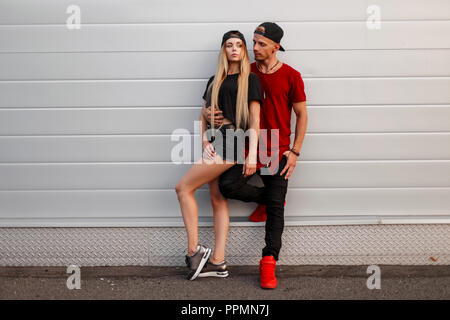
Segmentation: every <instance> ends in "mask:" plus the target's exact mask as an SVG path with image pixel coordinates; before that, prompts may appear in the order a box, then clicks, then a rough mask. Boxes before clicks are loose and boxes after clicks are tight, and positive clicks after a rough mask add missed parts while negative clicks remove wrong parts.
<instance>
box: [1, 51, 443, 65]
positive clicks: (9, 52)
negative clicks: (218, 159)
mask: <svg viewBox="0 0 450 320" xmlns="http://www.w3.org/2000/svg"><path fill="white" fill-rule="evenodd" d="M247 50H248V52H253V49H251V48H247ZM374 50H376V51H411V50H424V51H433V50H436V51H442V50H450V48H392V49H385V48H373V49H372V48H371V49H367V48H361V49H357V48H356V49H355V48H348V49H345V48H344V49H340V48H336V49H286V51H285V52H305V51H311V52H316V51H374ZM219 51H220V50H183V49H180V50H177V51H175V52H180V53H202V52H216V53H217V54H218V53H219ZM155 52H156V53H165V52H167V53H173V52H174V51H167V50H157V51H153V50H117V51H116V50H114V51H110V50H107V51H106V50H99V51H93V52H89V51H64V52H61V51H57V52H53V51H36V52H21V51H18V52H14V51H8V52H1V51H0V55H2V54H16V53H24V54H47V53H52V54H68V53H70V54H73V53H77V54H85V53H155ZM285 52H284V53H283V52H281V54H282V55H284V54H285ZM251 62H254V60H251Z"/></svg>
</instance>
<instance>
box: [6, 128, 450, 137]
mask: <svg viewBox="0 0 450 320" xmlns="http://www.w3.org/2000/svg"><path fill="white" fill-rule="evenodd" d="M179 129H187V128H179ZM385 134H389V135H393V134H398V135H402V134H403V135H411V134H420V135H423V134H428V135H437V134H450V131H402V132H398V131H393V132H389V131H384V132H307V133H306V135H311V136H312V135H332V136H336V135H371V136H373V135H385ZM291 135H295V134H294V133H291ZM124 136H126V137H153V136H155V137H171V136H172V135H171V134H169V133H151V134H135V133H120V134H117V133H114V134H90V133H89V134H14V135H6V134H5V135H0V138H5V137H6V138H11V137H33V138H46V137H124ZM176 136H182V137H193V136H195V137H199V136H200V135H199V134H189V135H185V134H181V135H180V134H177V135H176Z"/></svg>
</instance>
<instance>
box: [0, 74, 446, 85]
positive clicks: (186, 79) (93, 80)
mask: <svg viewBox="0 0 450 320" xmlns="http://www.w3.org/2000/svg"><path fill="white" fill-rule="evenodd" d="M302 78H303V79H310V77H302ZM415 78H419V79H435V78H438V79H439V78H449V79H450V75H448V76H418V77H416V76H414V77H413V76H383V77H381V76H373V77H361V76H358V77H352V76H345V77H314V78H313V79H315V80H327V79H351V80H353V79H354V80H360V79H379V80H385V79H404V80H411V79H415ZM208 80H209V78H151V79H139V78H133V79H61V80H60V79H58V80H47V79H46V80H0V84H1V83H16V82H29V83H35V82H36V83H43V82H49V83H54V82H75V83H78V82H88V83H89V82H174V81H182V82H188V81H202V82H203V81H208Z"/></svg>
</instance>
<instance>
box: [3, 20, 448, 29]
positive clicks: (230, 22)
mask: <svg viewBox="0 0 450 320" xmlns="http://www.w3.org/2000/svg"><path fill="white" fill-rule="evenodd" d="M366 22H367V19H357V20H301V21H299V20H284V21H278V20H277V23H278V24H285V23H286V24H303V23H366ZM383 22H389V23H402V22H446V23H448V22H449V20H448V19H381V23H383ZM232 23H237V24H242V25H246V24H247V25H250V24H251V25H253V24H259V23H261V21H259V20H258V21H256V20H255V21H249V20H245V21H239V20H237V21H188V20H185V21H171V22H166V21H161V22H120V23H117V22H97V23H92V22H88V23H81V28H83V26H142V25H144V26H146V25H180V24H187V25H202V24H214V25H219V24H232ZM66 25H67V23H26V24H3V23H0V27H6V28H8V27H27V26H52V27H53V26H66ZM255 27H256V26H255Z"/></svg>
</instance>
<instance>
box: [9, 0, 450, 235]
mask: <svg viewBox="0 0 450 320" xmlns="http://www.w3.org/2000/svg"><path fill="white" fill-rule="evenodd" d="M226 3H227V6H224V2H216V1H207V0H202V1H183V0H176V1H162V0H158V1H156V0H153V1H148V0H134V1H131V0H129V1H119V0H97V1H90V0H78V1H67V0H40V1H34V0H1V1H0V226H18V227H25V226H174V225H182V219H181V211H180V208H179V205H178V201H177V196H176V193H175V190H174V187H175V184H176V182H177V181H178V180H179V179H180V178H181V176H182V175H183V174H184V173H185V172H186V171H187V169H188V168H189V166H190V165H189V164H182V165H176V164H173V163H172V162H171V160H170V159H171V158H170V157H171V149H172V147H173V146H174V145H176V144H177V142H176V141H171V139H170V138H171V133H172V132H173V130H175V129H179V128H185V129H186V130H188V131H189V132H190V133H191V134H192V133H193V131H194V127H193V125H194V123H193V121H194V120H197V119H198V117H199V112H200V106H201V103H202V99H201V95H202V93H203V90H204V87H205V84H206V81H207V79H208V78H209V76H211V75H212V74H213V72H214V70H215V63H216V59H217V55H218V47H219V45H220V40H221V37H222V34H223V33H224V32H225V31H228V30H230V29H239V30H241V31H242V32H243V33H244V34H245V36H246V38H247V42H248V43H251V38H252V31H253V30H254V28H255V27H256V26H257V25H258V24H259V23H260V22H263V21H275V22H277V23H278V24H279V25H280V26H282V27H283V29H284V30H285V37H284V38H283V40H282V43H283V46H284V47H285V48H286V50H287V51H286V52H285V53H280V54H279V58H280V59H281V60H282V61H284V62H286V63H288V64H290V65H291V66H293V67H294V68H296V69H297V70H299V71H300V72H301V74H302V76H303V79H304V81H305V90H306V95H307V99H308V101H307V104H308V105H307V109H308V115H309V118H308V119H309V123H308V129H307V134H306V137H305V140H304V144H303V147H302V150H301V151H302V155H301V157H300V158H299V162H298V165H297V167H296V170H295V172H294V174H293V176H292V178H291V180H290V183H289V191H288V195H287V205H286V220H287V224H290V225H302V224H340V223H370V222H373V223H377V222H380V221H382V222H392V223H448V222H450V20H449V19H450V2H449V1H447V0H430V1H422V0H411V1H400V0H396V1H392V0H380V1H377V2H376V3H374V4H375V5H376V6H375V7H373V6H371V5H372V2H369V1H359V0H344V1H334V0H321V1H306V0H301V1H299V0H284V1H277V8H278V9H277V10H274V2H273V1H266V0H260V1H237V0H229V1H227V2H226ZM72 5H76V7H73V6H72ZM78 9H79V13H80V19H81V28H80V29H69V28H68V27H67V25H66V22H67V21H68V20H69V21H72V20H71V17H73V14H74V12H75V13H76V12H78V11H77V10H78ZM74 10H75V11H74ZM377 17H379V18H381V21H380V24H379V26H380V28H379V29H377V28H376V26H377V21H376V20H374V19H376V18H377ZM374 26H375V28H373V27H374ZM250 56H251V57H253V53H252V52H250ZM293 115H294V114H293ZM294 123H295V117H293V119H292V128H293V132H294V131H295V130H294ZM196 197H197V200H198V204H199V215H200V221H201V222H202V223H205V224H211V219H212V211H211V210H212V209H211V205H210V201H209V191H208V187H207V186H204V187H202V188H201V189H200V190H198V191H197V192H196ZM254 207H255V204H249V203H241V202H238V201H230V205H229V208H230V214H231V216H232V220H233V221H235V222H236V223H237V224H239V221H244V220H246V217H247V216H248V215H249V213H250V212H251V210H252V209H253V208H254Z"/></svg>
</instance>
